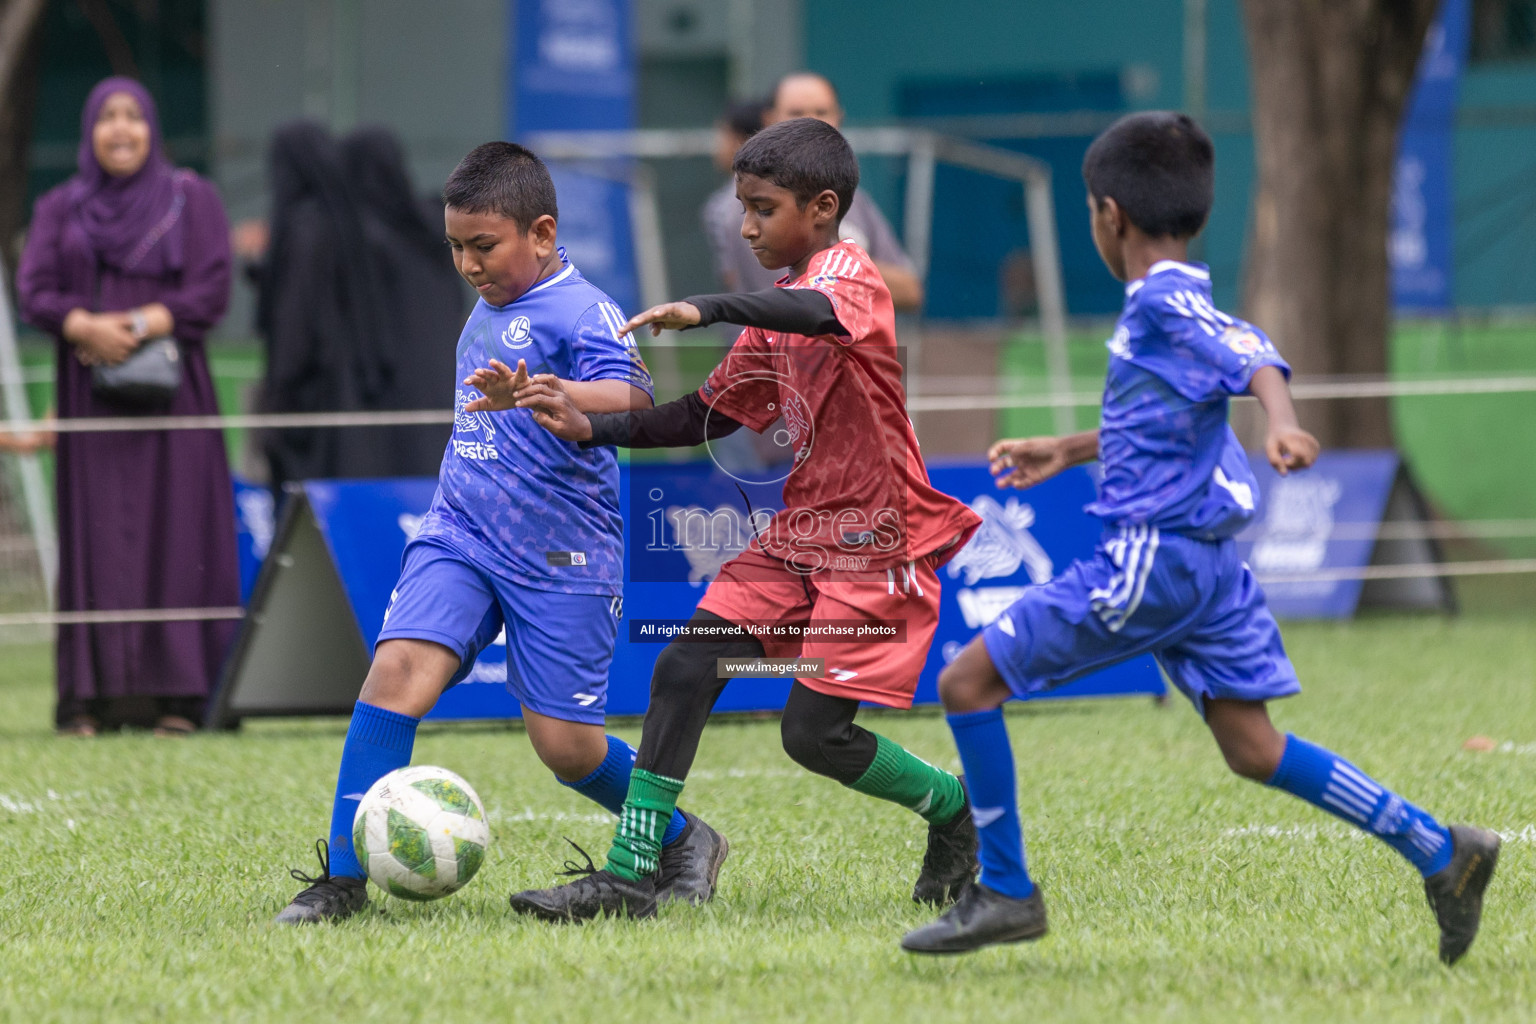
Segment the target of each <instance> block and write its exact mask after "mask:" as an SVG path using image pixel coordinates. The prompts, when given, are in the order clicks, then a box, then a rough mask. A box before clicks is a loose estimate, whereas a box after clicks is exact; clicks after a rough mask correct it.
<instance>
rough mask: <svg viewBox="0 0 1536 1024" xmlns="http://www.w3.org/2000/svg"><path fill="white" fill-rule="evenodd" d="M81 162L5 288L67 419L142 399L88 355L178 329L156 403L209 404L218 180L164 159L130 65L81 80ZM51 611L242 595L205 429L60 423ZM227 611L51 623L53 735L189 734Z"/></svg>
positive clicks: (223, 260) (113, 351)
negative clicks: (207, 616) (52, 341)
mask: <svg viewBox="0 0 1536 1024" xmlns="http://www.w3.org/2000/svg"><path fill="white" fill-rule="evenodd" d="M77 165H78V167H79V170H78V172H77V173H76V174H75V175H74V177H72V178H70V179H69V180H68V181H67V182H65V183H64V184H62V185H60V186H59V187H58V188H55V189H53V190H52V191H50V192H48V193H47V194H45V195H44V196H42V197H41V198H40V199H38V201H37V206H36V209H35V210H34V211H33V218H32V226H31V229H30V231H29V233H28V236H27V245H26V250H25V252H24V253H23V254H22V257H21V264H20V266H19V267H18V269H17V275H16V288H17V293H18V296H19V298H20V305H21V311H22V315H23V317H24V318H25V319H26V320H27V321H28V322H29V323H31V324H33V325H35V326H37V327H39V328H41V329H42V330H45V331H47V332H49V333H50V334H52V335H53V336H54V337H55V338H57V339H58V345H57V350H58V358H57V364H58V397H57V402H58V415H59V417H60V418H61V419H77V418H83V417H92V416H131V415H136V414H143V413H144V412H145V411H146V410H141V409H137V408H134V407H130V406H125V405H122V404H120V403H118V402H115V401H112V400H110V399H107V398H103V397H101V396H98V395H96V394H94V393H93V392H92V390H91V367H92V366H94V365H97V364H113V363H119V362H121V361H122V360H124V359H126V358H127V357H128V356H129V355H130V354H131V353H132V352H133V351H134V349H135V348H136V347H137V346H138V345H139V344H140V343H141V342H142V341H144V340H145V339H146V338H153V337H158V336H161V335H166V334H170V335H173V336H174V337H175V338H176V340H177V341H178V342H179V343H180V349H181V355H182V358H181V360H180V364H181V368H182V378H181V384H180V387H179V388H178V389H177V391H176V395H175V397H174V398H173V399H172V400H171V402H170V404H169V406H167V407H164V408H160V409H154V410H147V411H148V412H149V413H150V414H154V415H178V416H197V415H207V414H212V413H217V412H218V403H217V400H216V398H215V395H214V390H213V379H212V377H211V376H210V375H209V373H208V359H207V355H206V353H205V352H204V350H203V338H204V336H205V335H206V334H207V333H208V331H209V329H210V328H211V327H213V325H214V324H215V323H217V322H218V320H219V318H220V317H222V316H223V315H224V310H225V307H226V306H227V305H228V303H229V283H230V259H229V226H228V221H227V219H226V217H225V214H224V207H223V205H222V204H221V203H220V201H219V197H218V194H217V193H216V192H215V191H214V189H213V186H212V185H210V184H209V183H208V182H206V181H204V180H203V179H202V178H199V177H198V176H197V175H196V174H193V173H192V172H191V171H187V170H181V169H178V168H176V167H173V166H172V165H171V164H170V162H169V161H168V160H167V159H166V157H165V154H164V146H163V142H162V139H161V137H160V126H159V120H158V118H157V115H156V111H155V105H154V101H153V100H152V99H151V98H150V95H149V93H148V91H147V90H145V88H144V87H143V86H142V85H140V84H139V83H138V82H135V81H133V80H132V79H128V78H108V79H106V80H105V81H103V82H101V83H100V84H99V85H97V86H96V88H95V89H93V90H92V91H91V95H90V98H89V99H88V100H87V101H86V104H85V111H84V114H83V116H82V117H81V138H80V149H79V155H78V157H77ZM56 475H57V483H58V515H59V608H60V609H61V610H63V611H76V610H81V611H96V610H103V611H130V612H131V611H135V610H140V609H158V608H219V607H230V606H234V605H238V604H239V599H240V586H239V569H238V563H237V561H236V553H235V532H234V521H235V520H234V498H233V494H232V489H231V485H230V478H229V465H228V462H227V461H226V458H225V453H224V441H223V437H222V436H221V434H220V433H219V432H218V431H216V430H207V431H155V432H134V433H102V434H61V435H60V436H59V438H58V463H57V474H56ZM234 631H235V625H234V623H232V622H229V621H216V620H210V621H192V622H132V623H119V624H98V625H75V626H61V627H60V628H59V635H58V650H57V667H58V698H59V699H58V709H57V715H56V722H57V725H58V727H59V731H60V732H62V733H68V734H73V735H83V736H91V735H95V734H96V732H97V731H98V730H99V729H103V728H113V727H116V726H120V725H122V724H125V723H131V724H145V725H153V726H154V727H155V729H156V731H157V732H158V733H160V734H162V735H174V734H179V733H185V732H190V731H192V730H193V729H194V728H195V727H196V726H195V723H197V722H198V721H200V720H201V717H202V713H203V706H204V704H205V703H206V701H207V699H208V694H209V690H210V689H211V687H212V686H213V684H214V683H215V681H216V680H217V677H218V672H219V667H220V665H221V663H222V662H223V660H224V656H225V653H226V652H227V651H228V649H229V645H230V642H231V640H232V639H233V637H234Z"/></svg>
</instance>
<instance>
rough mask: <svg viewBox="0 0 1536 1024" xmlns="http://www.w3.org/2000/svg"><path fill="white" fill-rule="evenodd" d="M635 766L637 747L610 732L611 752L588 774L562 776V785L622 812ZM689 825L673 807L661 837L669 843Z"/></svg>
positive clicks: (662, 842) (619, 812)
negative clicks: (568, 778) (573, 777)
mask: <svg viewBox="0 0 1536 1024" xmlns="http://www.w3.org/2000/svg"><path fill="white" fill-rule="evenodd" d="M634 767H635V748H634V747H631V746H630V745H629V744H628V743H625V742H624V741H623V740H621V739H619V738H618V737H617V736H613V735H609V737H608V754H607V756H605V757H604V758H603V763H602V764H600V765H598V766H597V767H596V768H594V769H592V772H591V774H589V775H588V776H587V777H586V778H584V779H578V780H577V781H575V782H566V781H565V780H564V779H561V780H560V785H562V786H569V787H570V788H571V789H574V790H575V791H576V792H578V793H580V794H581V795H582V796H584V797H586V798H587V799H588V800H591V801H593V802H594V803H596V804H599V805H601V806H603V807H606V808H607V809H608V810H610V811H612V812H613V813H614V814H621V813H623V811H624V798H625V797H626V796H628V795H629V773H630V772H631V771H633V770H634ZM686 825H687V821H686V820H685V819H684V818H683V812H682V811H679V810H678V809H677V808H675V807H674V808H673V809H672V820H671V821H669V822H667V831H666V833H665V834H664V835H662V837H661V845H662V846H670V845H671V844H672V843H673V842H675V841H676V840H677V837H678V836H680V835H682V834H683V828H684V827H685V826H686Z"/></svg>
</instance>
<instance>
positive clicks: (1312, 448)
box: [1264, 426, 1321, 476]
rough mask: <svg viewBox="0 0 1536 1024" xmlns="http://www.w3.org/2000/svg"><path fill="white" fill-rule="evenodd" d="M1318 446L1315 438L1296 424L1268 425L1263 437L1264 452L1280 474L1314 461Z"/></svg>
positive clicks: (1303, 466) (1304, 466)
mask: <svg viewBox="0 0 1536 1024" xmlns="http://www.w3.org/2000/svg"><path fill="white" fill-rule="evenodd" d="M1319 447H1321V446H1320V445H1319V444H1318V443H1317V438H1315V437H1313V436H1312V435H1311V434H1309V433H1307V432H1306V431H1305V430H1302V429H1301V428H1300V427H1297V426H1286V427H1270V429H1269V435H1268V436H1267V437H1265V438H1264V454H1265V455H1266V456H1268V457H1269V464H1270V465H1271V466H1274V467H1275V472H1276V473H1279V474H1280V475H1281V476H1285V475H1286V474H1287V473H1289V472H1290V471H1291V470H1293V469H1306V468H1307V467H1308V466H1310V465H1312V463H1314V462H1316V461H1317V452H1318V449H1319Z"/></svg>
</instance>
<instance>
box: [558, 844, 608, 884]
mask: <svg viewBox="0 0 1536 1024" xmlns="http://www.w3.org/2000/svg"><path fill="white" fill-rule="evenodd" d="M560 838H561V839H564V840H565V841H566V842H568V843H570V844H571V849H573V850H575V851H576V852H577V853H579V854H581V856H582V858H583V859H584V860H586V862H587V863H586V864H585V865H581V864H578V863H576V862H575V861H574V860H567V861H566V862H565V863H564V864H562V865H560V866H561V867H562V868H564V869H565V870H563V871H557V872H555V873H556V874H557V875H564V876H565V877H567V878H573V877H583V878H584V877H586V876H588V875H595V874H597V871H598V867H597V865H596V864H594V863H592V855H591V854H590V853H588V852H587V851H586V850H583V849H582V848H581V847H580V846H577V845H576V841H575V840H574V839H572V838H571V837H570V836H561V837H560Z"/></svg>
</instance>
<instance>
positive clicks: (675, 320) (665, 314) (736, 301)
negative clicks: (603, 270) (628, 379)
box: [621, 288, 848, 338]
mask: <svg viewBox="0 0 1536 1024" xmlns="http://www.w3.org/2000/svg"><path fill="white" fill-rule="evenodd" d="M720 323H724V324H740V325H741V326H743V327H760V328H762V329H763V330H767V331H783V332H785V333H788V334H803V335H805V336H806V337H808V338H814V337H817V336H818V335H822V334H847V333H848V332H847V331H845V330H844V329H843V325H842V323H841V322H839V320H838V319H837V314H836V313H834V312H833V310H832V300H831V299H829V298H827V297H826V295H824V294H823V293H821V292H819V291H816V290H814V289H811V288H764V289H763V290H762V291H759V292H737V293H733V294H723V295H691V296H689V297H688V298H687V299H685V300H683V301H682V302H666V303H663V304H661V305H660V306H652V307H651V308H650V309H648V310H646V311H645V312H643V313H638V314H636V315H635V316H632V317H630V319H629V322H628V323H627V324H625V325H624V326H623V327H622V328H621V331H634V330H637V329H638V328H641V327H645V326H647V325H649V326H650V328H651V334H652V335H653V336H654V335H658V334H660V333H661V332H662V331H682V330H686V329H688V328H689V327H708V326H709V325H710V324H720Z"/></svg>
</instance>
